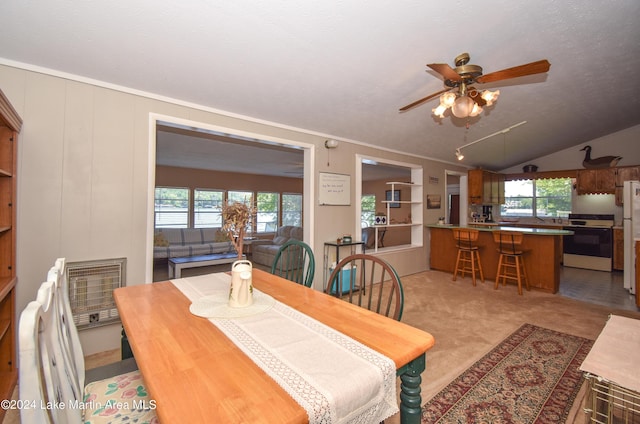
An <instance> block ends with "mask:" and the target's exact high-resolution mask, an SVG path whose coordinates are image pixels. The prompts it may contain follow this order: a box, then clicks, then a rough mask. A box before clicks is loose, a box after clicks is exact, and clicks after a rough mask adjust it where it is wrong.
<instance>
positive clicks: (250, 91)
mask: <svg viewBox="0 0 640 424" xmlns="http://www.w3.org/2000/svg"><path fill="white" fill-rule="evenodd" d="M0 16H2V17H3V25H2V26H0V63H5V64H16V65H17V66H22V64H28V65H29V66H36V67H43V68H47V69H51V70H55V71H60V72H65V73H70V74H73V75H78V76H81V77H85V78H91V79H96V80H100V81H104V82H107V83H110V84H116V85H120V86H124V87H130V88H134V89H136V90H142V91H145V92H149V93H153V94H157V95H162V96H167V97H170V98H175V99H179V100H182V101H187V102H192V103H195V104H199V105H203V106H207V107H211V108H215V109H219V110H223V111H228V112H231V113H234V114H240V115H244V116H247V117H251V118H256V119H260V120H267V121H271V122H274V123H278V124H282V125H286V126H293V127H297V128H303V129H306V130H311V131H314V132H318V133H320V134H323V135H326V136H327V137H332V138H335V139H338V140H355V141H358V142H363V143H369V144H372V145H378V146H382V147H385V148H391V149H397V150H399V151H404V152H407V153H412V154H417V155H421V156H425V157H431V158H437V159H440V160H444V161H452V162H453V161H455V156H454V151H455V148H456V147H458V146H461V145H463V144H466V143H468V142H471V141H474V140H477V139H479V138H481V137H484V136H486V135H489V134H492V133H495V132H497V131H500V130H502V129H504V128H507V127H509V126H511V125H514V124H516V123H518V122H522V121H527V124H526V125H522V126H520V127H518V128H516V129H514V130H512V131H510V132H508V133H506V134H500V135H498V136H495V137H491V138H489V139H487V140H486V141H483V142H480V143H477V144H475V145H474V146H471V147H469V148H467V149H465V155H466V158H465V160H464V163H465V164H467V165H470V166H484V167H487V168H489V169H504V168H507V167H510V166H513V165H517V164H519V163H524V162H527V161H529V160H530V159H532V158H537V157H540V156H543V155H546V154H550V153H553V152H555V151H558V150H563V149H565V148H569V147H571V146H577V145H580V144H582V143H585V142H587V141H589V140H592V139H594V138H598V137H601V136H603V135H606V134H610V133H613V132H616V131H619V130H622V129H625V128H628V127H631V126H634V125H638V124H640V107H639V106H640V100H639V95H640V78H638V76H637V75H636V71H637V70H639V69H640V42H639V40H640V2H639V1H637V0H612V1H609V2H598V1H594V0H591V1H588V0H538V1H523V0H514V1H504V0H486V1H483V2H474V1H452V2H446V3H445V2H433V1H425V0H402V1H391V0H349V1H345V0H324V1H313V0H303V1H297V2H292V1H285V0H270V1H264V0H241V1H237V0H233V1H231V0H218V1H203V0H200V1H197V0H184V1H181V2H175V1H169V0H155V1H150V0H137V1H131V0H111V1H108V2H105V1H97V0H91V1H76V2H71V1H68V0H65V1H63V0H49V1H40V2H28V1H24V0H2V1H1V2H0ZM462 52H468V53H469V54H470V55H471V63H474V64H477V65H480V66H482V67H483V68H484V73H485V74H486V73H490V72H493V71H497V70H501V69H504V68H509V67H512V66H516V65H521V64H524V63H529V62H533V61H536V60H539V59H548V60H549V62H551V69H550V71H549V72H548V73H547V74H542V75H536V76H529V77H521V78H518V79H513V80H508V81H503V82H502V83H496V84H485V85H483V86H482V88H499V89H500V91H501V95H500V98H499V99H498V101H497V102H496V104H495V105H494V106H493V108H492V110H487V109H486V110H485V112H484V113H483V114H482V115H480V116H479V117H477V118H473V119H471V121H470V122H469V123H470V126H469V128H468V129H466V128H465V127H466V123H467V122H466V121H460V120H455V119H452V118H445V119H443V120H439V119H436V118H434V117H432V115H431V109H432V108H433V107H435V106H436V105H437V99H433V100H431V101H429V102H427V103H425V104H424V105H422V106H420V107H417V108H415V109H412V110H410V111H407V112H404V113H399V112H398V109H399V108H400V107H402V106H404V105H406V104H408V103H411V102H413V101H414V100H417V99H419V98H422V97H425V96H426V95H428V94H431V93H433V92H435V91H439V90H441V89H442V88H443V84H442V81H441V79H440V78H439V76H438V75H437V74H435V73H433V72H432V71H430V70H429V71H428V70H427V68H426V66H425V65H426V64H427V63H448V64H450V65H452V66H453V63H452V61H453V59H454V57H455V56H457V55H458V54H460V53H462ZM603 153H606V152H603ZM581 154H582V152H579V151H578V150H577V149H576V155H581ZM623 161H624V159H623ZM621 164H623V163H622V162H621Z"/></svg>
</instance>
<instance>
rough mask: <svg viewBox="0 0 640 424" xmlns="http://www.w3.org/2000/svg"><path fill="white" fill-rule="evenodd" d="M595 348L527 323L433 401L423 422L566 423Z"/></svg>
mask: <svg viewBox="0 0 640 424" xmlns="http://www.w3.org/2000/svg"><path fill="white" fill-rule="evenodd" d="M592 345H593V341H592V340H587V339H584V338H582V337H576V336H572V335H570V334H564V333H560V332H557V331H553V330H548V329H546V328H541V327H537V326H535V325H531V324H524V325H523V326H522V327H520V328H519V329H518V330H517V331H515V332H514V333H513V334H511V335H510V336H509V337H507V338H506V339H505V340H503V341H502V342H500V344H499V345H498V346H496V347H495V348H494V349H493V350H491V351H490V352H489V353H487V354H486V355H485V356H484V357H482V358H481V359H480V360H478V361H477V362H476V363H475V364H473V365H472V366H471V367H470V368H469V369H467V370H466V371H465V372H463V373H462V374H461V375H460V376H458V377H457V378H456V379H455V380H454V381H453V382H451V383H450V384H449V385H448V386H447V387H445V388H444V389H443V390H441V391H440V392H439V393H438V394H436V395H435V396H434V397H433V398H432V399H431V400H430V401H429V402H427V403H426V404H425V405H424V407H423V408H422V423H423V424H433V423H441V424H445V423H446V424H450V423H465V424H471V423H493V424H495V423H501V424H508V423H517V424H524V423H536V424H548V423H554V424H556V423H564V422H565V421H566V419H567V417H568V415H569V412H570V411H571V407H572V405H573V401H574V400H575V398H576V395H577V394H578V392H579V391H580V387H581V385H582V382H583V376H582V373H581V372H580V371H579V369H578V368H579V367H580V364H581V363H582V361H583V360H584V358H585V356H586V355H587V353H589V350H590V349H591V346H592Z"/></svg>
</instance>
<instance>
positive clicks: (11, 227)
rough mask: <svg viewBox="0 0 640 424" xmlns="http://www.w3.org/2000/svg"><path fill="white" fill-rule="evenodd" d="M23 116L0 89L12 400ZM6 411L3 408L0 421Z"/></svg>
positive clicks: (7, 386) (5, 315)
mask: <svg viewBox="0 0 640 424" xmlns="http://www.w3.org/2000/svg"><path fill="white" fill-rule="evenodd" d="M21 128H22V119H21V118H20V116H18V114H17V113H16V111H15V109H14V108H13V106H11V104H10V103H9V100H8V99H7V98H6V96H5V95H4V93H3V92H2V91H1V90H0V398H2V399H11V395H12V393H13V389H14V388H15V385H16V383H17V381H18V368H17V366H16V365H17V360H16V346H17V345H16V337H17V323H16V294H15V287H16V230H15V229H16V189H17V184H16V169H17V168H16V164H17V150H18V149H17V146H18V134H19V132H20V129H21ZM4 414H5V410H4V409H1V408H0V421H2V419H3V418H4Z"/></svg>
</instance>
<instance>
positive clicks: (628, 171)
mask: <svg viewBox="0 0 640 424" xmlns="http://www.w3.org/2000/svg"><path fill="white" fill-rule="evenodd" d="M633 180H635V181H640V166H622V167H619V168H616V191H615V195H616V205H618V206H622V204H623V198H622V191H623V190H622V187H624V182H625V181H633Z"/></svg>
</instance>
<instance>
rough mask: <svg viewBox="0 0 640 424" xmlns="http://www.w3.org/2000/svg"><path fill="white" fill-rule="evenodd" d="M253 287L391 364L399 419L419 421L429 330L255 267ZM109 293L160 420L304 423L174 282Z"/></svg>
mask: <svg viewBox="0 0 640 424" xmlns="http://www.w3.org/2000/svg"><path fill="white" fill-rule="evenodd" d="M253 286H254V287H255V288H256V289H258V290H260V291H262V292H264V293H266V294H268V295H270V296H272V297H273V298H275V299H276V300H277V301H280V302H282V303H284V304H286V305H288V306H290V307H292V308H294V309H296V310H298V311H300V312H302V313H304V314H306V315H308V316H310V317H312V318H314V319H316V320H318V321H320V322H322V323H324V324H326V325H328V326H329V327H331V328H333V329H335V330H337V331H339V332H341V333H343V334H345V335H347V336H349V337H351V338H353V339H355V340H357V341H358V342H360V343H362V344H364V345H366V346H368V347H370V348H371V349H373V350H375V351H377V352H379V353H380V354H382V355H385V356H387V357H388V358H390V359H391V360H392V361H393V362H394V363H395V365H396V370H397V375H398V376H399V377H400V379H401V382H402V384H401V395H400V399H401V400H400V419H401V422H402V423H412V424H413V423H416V424H417V423H419V422H420V414H421V396H420V384H421V381H422V377H421V374H422V372H423V371H424V369H425V359H426V358H425V355H426V352H427V350H429V349H430V348H431V347H432V346H433V345H434V338H433V336H432V335H431V334H429V333H427V332H425V331H422V330H419V329H417V328H414V327H411V326H409V325H407V324H405V323H402V322H399V321H395V320H393V319H390V318H387V317H384V316H382V315H379V314H376V313H374V312H371V311H368V310H367V309H364V308H361V307H358V306H355V305H352V304H350V303H348V302H345V301H343V300H340V299H338V298H336V297H333V296H329V295H327V294H324V293H322V292H320V291H317V290H313V289H311V288H308V287H305V286H302V285H299V284H295V283H293V282H290V281H288V280H285V279H283V278H281V277H278V276H275V275H271V274H269V273H267V272H264V271H260V270H257V269H254V270H253ZM114 298H115V301H116V304H117V307H118V311H119V313H120V317H121V319H122V324H123V326H124V330H125V332H126V335H127V337H128V341H129V343H130V345H131V349H132V351H133V354H134V357H135V359H136V362H137V363H138V367H139V369H140V371H141V373H142V376H143V378H144V381H145V385H146V387H147V390H148V392H149V394H150V396H151V398H152V399H154V400H155V401H156V406H157V409H156V414H157V416H158V418H159V420H160V422H161V423H165V424H166V423H179V422H188V423H307V422H308V416H307V414H306V411H305V410H304V408H303V407H302V406H300V405H299V404H298V403H297V402H296V401H295V400H294V399H293V398H292V397H291V396H289V394H287V392H285V391H284V390H283V389H282V388H281V387H280V386H279V385H278V384H277V383H276V382H275V381H274V380H273V379H272V378H271V377H269V375H267V374H266V373H265V372H264V371H263V370H262V369H260V368H259V367H258V366H257V365H256V364H255V363H254V362H253V361H252V360H251V359H250V358H249V357H248V356H247V355H245V354H244V353H243V352H242V351H241V350H240V349H239V348H238V347H237V346H236V345H235V344H234V343H233V342H232V341H231V340H230V339H229V338H227V337H226V336H225V335H224V334H223V333H222V332H221V331H220V330H219V329H218V328H217V327H216V326H215V325H214V324H212V323H211V322H210V321H209V320H208V319H206V318H201V317H198V316H195V315H193V314H192V313H191V312H190V311H189V306H190V304H191V301H190V300H189V299H188V298H187V297H186V296H185V295H184V294H183V293H182V292H181V291H180V290H179V289H178V288H177V287H176V286H175V285H174V284H173V283H172V282H171V281H165V282H157V283H150V284H140V285H134V286H127V287H122V288H118V289H116V290H115V291H114Z"/></svg>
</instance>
